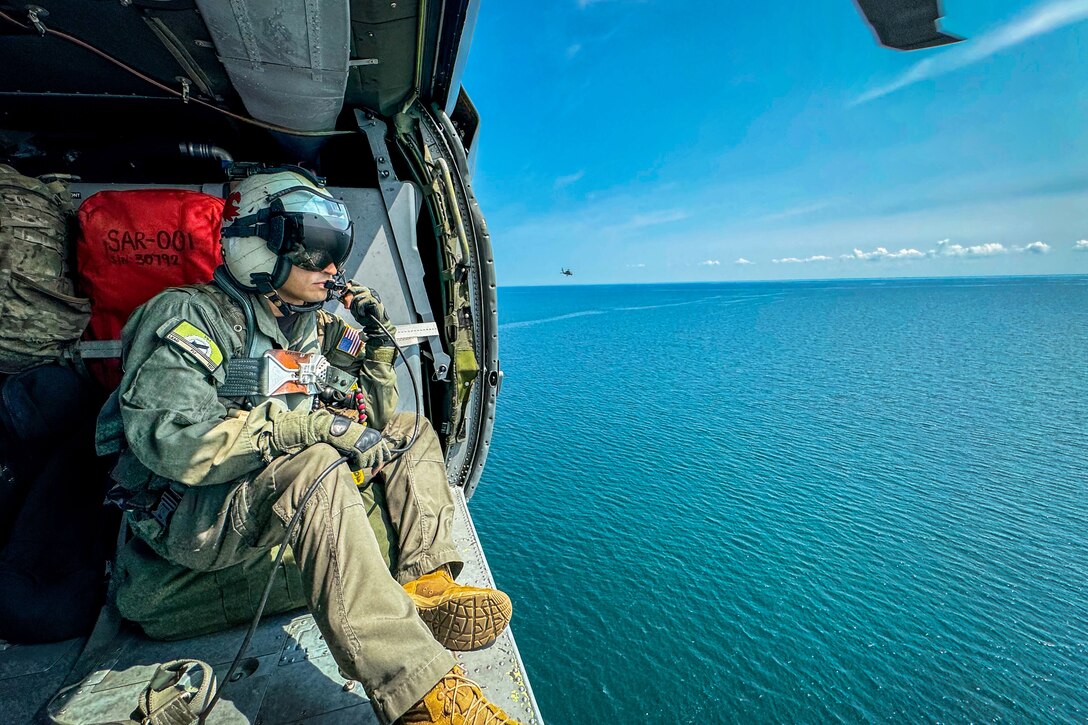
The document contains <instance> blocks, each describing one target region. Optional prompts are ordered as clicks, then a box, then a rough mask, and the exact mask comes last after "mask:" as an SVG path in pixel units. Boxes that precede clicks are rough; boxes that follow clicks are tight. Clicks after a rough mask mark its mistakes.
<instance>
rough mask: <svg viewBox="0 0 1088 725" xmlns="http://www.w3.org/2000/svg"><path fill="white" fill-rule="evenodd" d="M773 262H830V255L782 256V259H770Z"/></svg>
mask: <svg viewBox="0 0 1088 725" xmlns="http://www.w3.org/2000/svg"><path fill="white" fill-rule="evenodd" d="M771 261H772V262H774V263H775V264H808V263H810V262H830V261H831V257H827V256H824V255H823V254H817V255H815V256H812V257H805V258H804V259H799V258H797V257H783V258H782V259H772V260H771Z"/></svg>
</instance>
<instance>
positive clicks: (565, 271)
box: [563, 267, 574, 277]
mask: <svg viewBox="0 0 1088 725" xmlns="http://www.w3.org/2000/svg"><path fill="white" fill-rule="evenodd" d="M563 275H564V276H566V277H573V276H574V272H571V271H570V270H569V269H567V268H566V267H563Z"/></svg>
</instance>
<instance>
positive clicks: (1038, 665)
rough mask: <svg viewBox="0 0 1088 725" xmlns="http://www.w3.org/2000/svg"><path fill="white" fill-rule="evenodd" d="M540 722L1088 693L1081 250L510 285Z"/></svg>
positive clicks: (518, 564)
mask: <svg viewBox="0 0 1088 725" xmlns="http://www.w3.org/2000/svg"><path fill="white" fill-rule="evenodd" d="M499 303H500V309H499V315H500V346H501V347H500V352H501V360H502V366H503V369H504V371H505V375H506V377H505V382H504V385H503V389H502V392H501V395H500V397H499V410H498V418H497V427H496V433H495V438H494V447H493V448H492V452H491V455H490V458H489V459H488V465H487V469H486V471H485V474H484V478H483V481H482V483H481V486H480V488H479V490H478V491H477V493H476V496H475V497H474V498H473V501H472V504H473V512H474V513H473V518H474V520H475V522H476V524H477V527H478V529H479V530H480V535H481V538H482V539H483V542H484V545H485V549H486V551H487V554H488V559H489V562H490V564H491V566H492V568H493V570H494V572H495V576H496V579H497V580H498V582H499V584H500V586H502V587H503V588H504V589H506V590H507V591H508V592H509V593H510V594H511V596H512V597H513V599H514V621H513V625H512V626H513V627H514V631H515V634H516V636H517V639H518V644H519V647H520V649H521V652H522V656H523V658H524V660H525V664H526V668H527V670H528V673H529V677H530V681H531V683H532V686H533V689H534V691H535V693H536V697H537V700H538V702H539V704H540V706H541V710H542V714H543V716H544V718H545V721H546V722H549V723H552V724H555V723H605V722H608V723H639V722H677V723H717V722H786V723H823V722H829V721H845V722H969V721H971V722H980V721H1002V722H1017V723H1019V722H1086V721H1088V278H1086V277H1061V278H1049V279H1039V278H1036V279H1024V278H1014V279H958V280H907V281H903V280H884V281H859V282H840V281H837V282H819V283H762V284H690V285H650V286H601V287H586V286H567V287H550V288H505V289H501V290H500V295H499Z"/></svg>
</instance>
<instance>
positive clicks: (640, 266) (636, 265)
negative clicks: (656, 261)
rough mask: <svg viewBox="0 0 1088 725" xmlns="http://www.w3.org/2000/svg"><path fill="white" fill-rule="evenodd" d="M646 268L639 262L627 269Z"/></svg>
mask: <svg viewBox="0 0 1088 725" xmlns="http://www.w3.org/2000/svg"><path fill="white" fill-rule="evenodd" d="M645 266H646V265H645V264H643V263H642V262H639V263H638V264H629V265H627V269H642V268H643V267H645Z"/></svg>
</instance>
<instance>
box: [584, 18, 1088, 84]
mask: <svg viewBox="0 0 1088 725" xmlns="http://www.w3.org/2000/svg"><path fill="white" fill-rule="evenodd" d="M581 1H583V2H584V1H586V0H581ZM1085 19H1088V0H1052V1H1051V2H1047V3H1043V4H1040V5H1037V6H1035V7H1034V8H1031V9H1030V10H1028V11H1027V12H1024V13H1022V14H1020V15H1018V16H1017V17H1015V18H1013V19H1012V20H1010V21H1009V22H1007V23H1006V24H1004V25H1002V26H1000V27H997V28H994V29H993V30H991V31H989V32H988V33H983V34H982V35H980V36H978V37H975V38H971V39H969V40H968V41H967V42H965V43H961V44H959V45H955V46H953V47H951V48H949V49H948V50H946V51H944V52H943V53H940V54H939V55H934V56H931V57H929V58H925V59H923V60H920V61H918V62H917V63H915V64H914V65H912V66H911V67H910V68H908V69H907V70H906V71H904V72H903V74H902V75H900V76H899V77H898V78H896V79H895V80H893V81H892V82H891V83H888V84H886V85H883V86H878V87H877V88H874V89H872V90H870V91H866V92H865V93H863V94H861V95H860V96H859V97H858V98H857V99H856V100H855V101H854V103H866V102H868V101H872V100H874V99H876V98H880V97H881V96H886V95H888V94H889V93H894V92H895V91H898V90H900V89H901V88H906V87H907V86H909V85H913V84H914V83H918V82H919V81H924V80H928V79H930V78H936V77H937V76H940V75H944V74H945V73H951V72H952V71H954V70H959V69H960V68H964V67H966V66H969V65H973V64H974V63H978V62H980V61H983V60H986V59H987V58H989V57H990V56H992V55H996V54H997V53H1000V52H1001V51H1003V50H1006V49H1008V48H1012V47H1014V46H1016V45H1020V44H1021V43H1023V42H1025V41H1028V40H1030V39H1031V38H1034V37H1035V36H1037V35H1043V34H1045V33H1049V32H1051V31H1054V30H1057V29H1058V28H1062V27H1065V26H1066V25H1072V24H1073V23H1077V22H1080V21H1082V20H1085Z"/></svg>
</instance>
